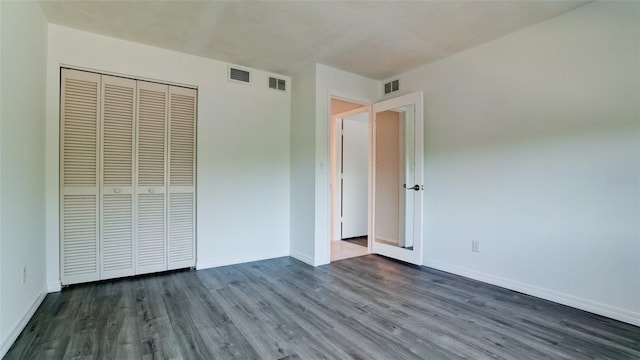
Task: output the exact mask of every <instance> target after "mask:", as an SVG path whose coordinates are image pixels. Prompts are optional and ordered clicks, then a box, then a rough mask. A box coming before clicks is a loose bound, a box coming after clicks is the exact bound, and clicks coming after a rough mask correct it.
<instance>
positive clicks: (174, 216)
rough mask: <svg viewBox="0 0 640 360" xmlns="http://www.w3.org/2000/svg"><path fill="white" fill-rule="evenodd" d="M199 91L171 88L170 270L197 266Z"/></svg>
mask: <svg viewBox="0 0 640 360" xmlns="http://www.w3.org/2000/svg"><path fill="white" fill-rule="evenodd" d="M196 112H197V91H196V90H193V89H186V88H181V87H175V86H171V87H170V88H169V147H168V150H169V210H168V217H169V219H168V250H169V269H178V268H183V267H191V266H195V260H196V253H195V249H196V246H195V238H196V237H195V233H196V217H195V214H196V208H195V205H196V201H195V200H196V199H195V189H196V173H195V168H196V156H195V155H196Z"/></svg>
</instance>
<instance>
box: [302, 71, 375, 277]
mask: <svg viewBox="0 0 640 360" xmlns="http://www.w3.org/2000/svg"><path fill="white" fill-rule="evenodd" d="M315 85H316V88H315V94H316V102H315V103H316V106H315V108H316V109H315V113H316V116H315V183H316V186H315V203H314V204H312V205H314V218H315V221H314V224H315V237H314V254H313V255H314V265H322V264H328V263H329V262H330V256H331V242H330V237H331V235H330V234H331V217H330V216H331V211H330V204H331V202H330V194H331V192H330V184H331V181H330V180H331V166H330V165H331V151H330V140H331V138H330V136H329V132H330V124H331V119H330V114H331V101H330V99H331V97H336V98H342V99H346V100H352V101H353V102H357V103H363V104H371V103H373V102H375V101H376V100H377V99H378V97H379V95H378V92H379V82H378V81H375V80H372V79H369V78H366V77H363V76H359V75H355V74H352V73H348V72H345V71H342V70H338V69H334V68H331V67H329V66H326V65H322V64H316V83H315Z"/></svg>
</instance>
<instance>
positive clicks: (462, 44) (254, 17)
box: [41, 0, 588, 80]
mask: <svg viewBox="0 0 640 360" xmlns="http://www.w3.org/2000/svg"><path fill="white" fill-rule="evenodd" d="M587 2H588V1H557V0H553V1H425V2H409V1H389V2H363V1H340V2H335V1H332V2H329V1H311V2H309V1H305V2H246V1H215V2H211V1H157V0H156V1H51V0H48V1H42V2H41V5H42V8H43V10H44V12H45V14H46V16H47V18H48V20H49V22H51V23H54V24H59V25H63V26H67V27H71V28H76V29H80V30H85V31H89V32H93V33H97V34H102V35H107V36H111V37H115V38H119V39H125V40H130V41H135V42H138V43H143V44H148V45H153V46H157V47H162V48H166V49H171V50H175V51H180V52H184V53H188V54H193V55H199V56H203V57H208V58H212V59H217V60H221V61H225V62H229V63H233V64H237V65H244V66H248V67H253V68H258V69H262V70H267V71H272V72H275V73H280V74H285V75H292V74H293V73H295V71H296V70H297V69H299V67H300V66H302V65H304V64H307V63H310V62H319V63H322V64H325V65H329V66H332V67H335V68H338V69H343V70H346V71H349V72H352V73H356V74H360V75H364V76H367V77H369V78H373V79H377V80H382V79H386V78H388V77H390V76H393V75H397V74H399V73H402V72H404V71H407V70H411V69H413V68H416V67H419V66H421V65H423V64H426V63H428V62H431V61H434V60H438V59H441V58H443V57H446V56H449V55H451V54H453V53H456V52H459V51H462V50H465V49H468V48H471V47H473V46H476V45H479V44H482V43H485V42H487V41H489V40H492V39H496V38H498V37H501V36H504V35H506V34H509V33H512V32H514V31H516V30H519V29H523V28H525V27H528V26H531V25H533V24H536V23H539V22H541V21H544V20H547V19H549V18H552V17H554V16H557V15H560V14H562V13H565V12H567V11H570V10H572V9H574V8H576V7H578V6H581V5H583V4H585V3H587Z"/></svg>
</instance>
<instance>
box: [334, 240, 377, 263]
mask: <svg viewBox="0 0 640 360" xmlns="http://www.w3.org/2000/svg"><path fill="white" fill-rule="evenodd" d="M367 251H368V249H367V248H366V247H364V246H360V245H356V244H351V243H349V242H346V241H342V240H337V241H331V261H338V260H343V259H348V258H352V257H356V256H362V255H367Z"/></svg>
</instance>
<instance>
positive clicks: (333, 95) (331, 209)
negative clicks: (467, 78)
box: [324, 90, 373, 262]
mask: <svg viewBox="0 0 640 360" xmlns="http://www.w3.org/2000/svg"><path fill="white" fill-rule="evenodd" d="M328 98H329V101H328V103H327V107H328V113H329V119H327V120H328V123H326V124H327V127H328V128H329V129H328V130H329V131H328V134H329V138H328V139H327V140H328V142H329V154H328V155H329V159H328V160H329V163H330V164H331V165H330V169H331V171H329V172H328V174H327V180H328V182H329V187H330V189H329V196H328V197H327V198H325V199H326V201H328V203H329V206H328V211H327V213H328V214H327V215H328V220H329V221H327V222H326V223H325V224H326V226H327V228H328V229H327V234H328V235H329V236H327V237H326V239H325V240H324V246H326V248H325V249H326V251H327V254H329V259H328V260H329V262H331V243H332V241H333V240H334V239H336V237H335V236H334V231H333V229H334V228H335V226H334V222H335V216H334V214H336V212H335V211H336V210H335V206H331V202H332V200H333V197H334V196H335V194H336V191H335V185H334V184H335V179H334V176H333V175H334V174H332V173H334V172H335V171H334V170H335V163H336V162H335V156H336V151H335V150H336V149H335V139H336V136H335V132H336V126H335V124H336V116H338V115H339V116H343V115H345V114H347V113H348V111H346V112H343V113H339V114H336V116H333V115H332V114H331V99H336V100H342V101H347V102H350V103H354V104H360V105H362V106H361V107H359V108H356V109H354V110H358V109H362V108H366V111H367V112H369V176H368V178H369V181H368V183H369V189H368V194H369V196H368V198H369V201H368V203H369V204H368V210H367V212H368V216H367V218H368V219H369V221H368V222H369V226H368V233H369V234H371V229H372V224H373V222H372V216H373V212H372V201H371V199H372V197H371V196H372V191H373V186H372V183H371V181H372V178H371V174H372V172H371V167H372V165H373V163H372V161H373V157H372V152H373V148H372V147H371V146H372V140H373V126H372V123H373V113H372V109H373V108H372V103H371V100H369V99H365V98H362V97H358V96H352V95H348V94H342V93H338V92H335V91H332V90H329V96H328ZM360 112H363V111H360ZM334 205H335V201H334ZM370 253H371V241H367V254H370Z"/></svg>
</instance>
